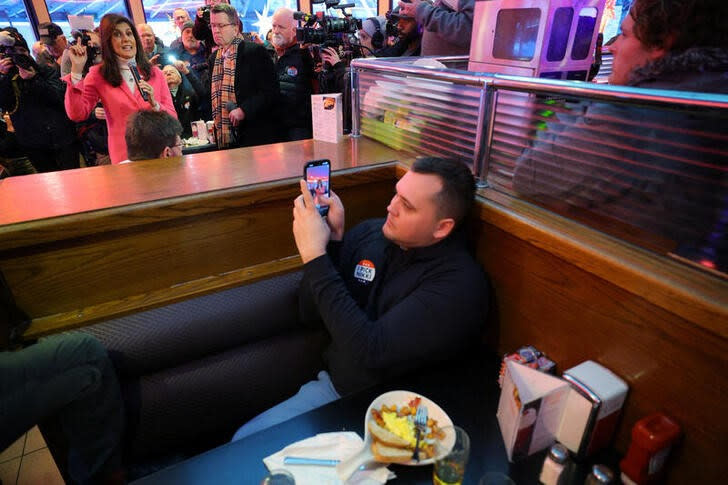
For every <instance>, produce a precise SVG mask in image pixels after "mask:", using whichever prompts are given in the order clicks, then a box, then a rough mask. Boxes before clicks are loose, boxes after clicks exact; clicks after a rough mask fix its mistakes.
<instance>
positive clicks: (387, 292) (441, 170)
mask: <svg viewBox="0 0 728 485" xmlns="http://www.w3.org/2000/svg"><path fill="white" fill-rule="evenodd" d="M474 195H475V180H474V179H473V175H472V174H471V173H470V169H469V168H468V167H466V166H465V165H463V164H462V163H460V162H458V161H455V160H447V159H441V158H421V159H418V160H417V161H416V162H415V163H414V164H413V165H412V169H411V170H410V171H409V172H407V173H406V174H405V175H404V176H403V177H402V179H400V181H399V182H398V183H397V186H396V193H395V195H394V197H393V198H392V201H391V202H390V204H389V206H388V207H387V212H388V215H387V219H386V220H385V221H384V222H383V221H382V220H381V219H378V220H369V221H365V222H363V223H361V224H359V225H358V226H356V227H354V228H353V229H351V230H350V231H349V232H347V233H346V235H344V207H343V205H342V204H341V201H340V200H339V198H338V197H336V195H334V194H333V193H332V195H331V198H326V197H322V202H323V203H324V204H327V205H328V206H329V213H328V216H327V218H326V219H324V218H322V217H321V216H320V215H319V213H318V211H317V210H316V207H315V205H314V203H313V199H312V197H311V193H310V191H309V190H308V187H307V185H306V182H305V181H304V180H302V181H301V195H300V196H299V197H298V198H297V199H296V200H295V202H294V209H293V235H294V237H295V240H296V246H297V247H298V252H299V254H300V255H301V259H302V261H303V263H304V268H303V280H302V281H301V289H300V300H299V301H300V311H301V320H302V323H304V324H309V325H310V324H311V323H318V324H320V322H323V326H324V327H325V329H326V330H327V331H328V333H329V335H330V338H331V342H330V344H329V346H328V348H327V349H326V351H325V354H324V359H325V361H326V363H327V367H328V369H327V370H328V372H327V371H321V372H320V373H319V375H318V379H317V380H315V381H311V382H309V383H307V384H305V385H304V386H303V387H301V390H300V391H299V393H298V394H296V395H295V396H293V397H292V398H290V399H288V400H287V401H284V402H283V403H280V404H279V405H277V406H275V407H273V408H271V409H269V410H268V411H266V412H264V413H263V414H261V415H259V416H257V417H256V418H253V420H251V421H250V422H248V423H247V424H245V425H244V426H243V427H242V428H241V429H240V430H238V432H237V433H236V434H235V437H234V438H233V439H240V438H242V437H244V436H247V435H249V434H251V433H254V432H257V431H258V430H260V429H263V428H266V427H268V426H272V425H274V424H277V423H279V422H282V421H284V420H287V419H290V418H292V417H294V416H296V415H298V414H301V413H304V412H307V411H309V410H311V409H314V408H316V407H318V406H322V405H324V404H326V403H327V402H330V401H333V400H335V399H338V398H339V397H340V396H341V395H346V394H349V393H352V392H356V391H358V390H361V389H363V388H365V387H368V386H371V385H374V384H376V383H379V382H382V381H385V380H387V379H389V378H392V377H394V376H397V375H400V374H402V373H405V372H412V371H414V370H416V369H418V368H422V367H423V366H426V365H429V364H432V363H433V362H437V361H442V360H446V359H448V358H452V357H453V356H456V355H458V354H459V353H462V352H463V350H464V349H466V348H467V347H468V346H469V344H470V343H472V342H477V341H478V340H479V338H478V336H479V334H480V331H481V329H482V327H483V325H484V324H485V319H486V312H487V302H488V289H487V283H486V279H485V275H484V274H483V271H482V270H481V268H480V267H479V265H478V263H477V262H476V261H475V260H474V259H473V258H472V256H471V254H470V253H469V251H468V249H467V245H466V243H465V238H464V231H463V230H462V229H461V226H462V224H463V222H464V221H465V220H466V218H467V217H468V213H469V211H470V208H471V206H472V204H473V200H474Z"/></svg>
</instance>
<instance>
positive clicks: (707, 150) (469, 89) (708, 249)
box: [353, 60, 728, 273]
mask: <svg viewBox="0 0 728 485" xmlns="http://www.w3.org/2000/svg"><path fill="white" fill-rule="evenodd" d="M353 66H354V73H355V75H354V79H355V86H354V92H355V93H358V96H356V97H355V100H354V101H355V102H354V106H355V110H354V116H355V117H356V116H357V113H358V126H359V129H360V132H361V134H362V135H365V136H368V137H370V138H374V139H376V140H378V141H380V142H382V143H385V144H387V145H389V146H391V147H393V148H396V149H399V150H404V151H407V152H410V153H414V154H422V155H425V154H429V155H441V156H446V157H454V158H458V159H461V160H464V161H465V162H467V163H472V164H473V169H474V172H475V174H476V176H478V177H479V179H480V181H481V182H483V183H485V184H487V186H489V187H491V188H493V189H495V190H499V191H501V192H505V193H507V194H509V195H511V196H513V197H517V198H520V199H524V200H527V201H529V202H531V203H533V204H536V205H539V206H541V207H543V208H545V209H548V210H550V211H552V212H554V213H557V214H559V215H561V216H564V217H567V218H569V219H572V220H575V221H578V222H580V223H582V224H584V225H587V226H590V227H592V228H594V229H597V230H599V231H602V232H604V233H606V234H609V235H610V236H614V237H616V238H618V239H620V240H623V241H626V242H629V243H632V244H636V245H638V246H640V247H642V248H645V249H648V250H651V251H654V252H656V253H659V254H663V255H669V256H671V257H673V258H676V259H678V260H682V261H686V262H690V263H692V264H694V265H699V266H701V267H704V268H709V269H712V270H717V271H720V272H723V273H728V96H725V95H712V94H705V93H685V92H677V91H658V90H648V89H640V88H630V87H614V86H611V87H603V86H599V85H597V84H586V83H578V84H577V83H570V82H566V81H550V80H543V79H533V78H526V77H517V76H503V75H475V74H473V73H470V72H466V71H458V70H454V69H428V68H422V67H418V66H415V65H408V63H407V62H404V61H397V62H393V61H383V60H356V61H354V63H353ZM357 103H358V106H357ZM357 110H358V111H357ZM356 121H357V120H355V124H354V126H355V128H356V127H357V123H356ZM354 132H356V131H354Z"/></svg>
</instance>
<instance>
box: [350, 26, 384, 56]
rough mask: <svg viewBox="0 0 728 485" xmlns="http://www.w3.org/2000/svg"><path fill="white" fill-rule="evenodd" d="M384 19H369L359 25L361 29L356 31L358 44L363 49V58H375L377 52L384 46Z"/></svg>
mask: <svg viewBox="0 0 728 485" xmlns="http://www.w3.org/2000/svg"><path fill="white" fill-rule="evenodd" d="M386 24H387V19H386V17H369V18H368V19H366V20H365V21H363V22H362V23H361V29H359V30H358V31H357V35H358V36H359V44H361V46H362V47H363V49H362V55H363V56H364V57H369V56H372V55H374V56H376V55H377V51H378V50H379V49H381V48H383V47H384V46H385V44H386V42H385V40H386V37H385V30H386Z"/></svg>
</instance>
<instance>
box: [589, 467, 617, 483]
mask: <svg viewBox="0 0 728 485" xmlns="http://www.w3.org/2000/svg"><path fill="white" fill-rule="evenodd" d="M613 483H614V473H612V470H610V469H609V468H608V467H606V466H604V465H594V466H593V467H592V471H591V473H590V474H589V476H588V477H586V480H585V481H584V485H611V484H613Z"/></svg>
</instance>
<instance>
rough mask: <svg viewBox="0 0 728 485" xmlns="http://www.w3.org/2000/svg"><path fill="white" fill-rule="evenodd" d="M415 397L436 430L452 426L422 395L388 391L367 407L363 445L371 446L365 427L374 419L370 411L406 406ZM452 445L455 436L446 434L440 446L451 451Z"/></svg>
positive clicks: (425, 462) (410, 463) (420, 462)
mask: <svg viewBox="0 0 728 485" xmlns="http://www.w3.org/2000/svg"><path fill="white" fill-rule="evenodd" d="M416 397H419V398H420V399H421V400H420V404H421V405H423V406H427V417H428V418H431V419H434V420H436V421H437V427H438V428H440V429H443V428H445V427H447V426H452V420H451V419H450V417H449V416H448V415H447V413H446V412H445V411H443V410H442V408H441V407H440V406H438V405H437V404H435V402H434V401H432V400H430V399H428V398H426V397H425V396H423V395H422V394H417V393H416V392H412V391H389V392H385V393H384V394H382V395H381V396H379V397H377V398H376V399H375V400H374V401H372V403H371V404H370V405H369V408H368V409H367V414H366V416H365V417H364V429H365V431H364V443H368V446H371V442H372V439H371V436H369V426H367V423H368V422H369V420H370V419H374V418H372V409H374V408H376V409H382V405H383V404H386V405H387V406H392V405H397V406H399V407H401V406H406V405H407V403H409V402H410V401H411V400H412V399H414V398H416ZM454 443H455V436H454V435H453V434H451V433H448V434H446V435H445V438H444V439H443V441H442V445H443V446H444V447H445V449H446V450H451V449H452V447H453V444H454ZM434 461H435V459H434V458H428V459H427V460H420V461H416V460H410V461H406V462H404V463H398V465H409V466H421V465H429V464H431V463H432V462H434Z"/></svg>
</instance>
